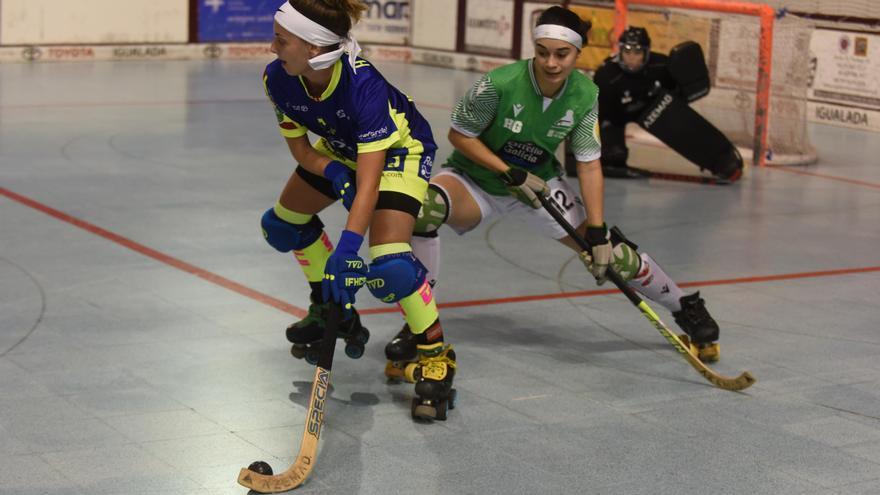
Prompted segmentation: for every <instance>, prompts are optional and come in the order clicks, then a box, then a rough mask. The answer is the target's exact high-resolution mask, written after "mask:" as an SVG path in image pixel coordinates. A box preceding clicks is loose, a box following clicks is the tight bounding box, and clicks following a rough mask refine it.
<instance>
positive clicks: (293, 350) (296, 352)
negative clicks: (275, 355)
mask: <svg viewBox="0 0 880 495" xmlns="http://www.w3.org/2000/svg"><path fill="white" fill-rule="evenodd" d="M290 355H291V356H293V357H295V358H297V359H302V358H304V357H305V356H306V348H305V347H303V346H302V345H299V344H293V345H292V346H290Z"/></svg>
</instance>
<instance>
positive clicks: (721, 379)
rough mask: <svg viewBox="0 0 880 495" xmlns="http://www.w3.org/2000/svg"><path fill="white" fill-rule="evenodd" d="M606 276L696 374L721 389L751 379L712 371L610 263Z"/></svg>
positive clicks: (551, 205)
mask: <svg viewBox="0 0 880 495" xmlns="http://www.w3.org/2000/svg"><path fill="white" fill-rule="evenodd" d="M538 200H539V201H540V202H541V205H543V206H544V209H545V210H547V212H548V213H550V216H552V217H553V219H554V220H556V223H558V224H559V226H560V227H562V229H563V230H565V232H566V233H567V234H568V235H569V237H571V238H572V239H573V240H574V241H575V242H576V243H577V244H578V246H580V248H581V249H583V250H584V251H587V252H589V250H590V245H589V244H588V243H587V241H586V240H584V238H583V237H581V235H580V234H579V233H578V232H577V231H576V230H575V228H574V227H572V226H571V224H570V223H568V221H567V220H566V219H565V216H564V215H563V214H562V213H561V212H560V210H559V205H557V204H556V201H555V200H554V199H553V198H551V197H549V196H543V195H540V194H539V195H538ZM606 277H608V279H609V280H611V281H612V282H613V283H614V285H616V286H617V288H618V289H620V292H623V295H625V296H626V298H627V299H629V301H630V302H631V303H632V304H633V306H635V307H637V308H639V311H641V312H642V314H643V315H645V317H646V318H647V319H648V321H650V322H651V324H652V325H654V327H655V328H656V329H657V330H659V331H660V334H661V335H663V338H665V339H666V340H667V341H668V342H669V343H670V344H672V346H673V347H675V349H676V350H677V351H678V352H679V353H680V354H681V355H682V356H683V357H684V358H685V360H687V362H688V363H690V365H691V366H693V368H694V369H695V370H697V372H698V373H699V374H701V375H703V378H705V379H706V380H708V381H709V383H711V384H713V385H715V386H716V387H719V388H722V389H725V390H744V389H746V388H748V387H750V386H752V384H753V383H755V381H756V380H755V377H753V376H752V374H751V373H749V372H748V371H745V372H743V373H742V374H740V375H739V376H738V377H736V378H732V377H727V376H723V375H719V374H718V373H716V372H715V371H713V370H712V368H709V367H708V366H706V365H705V364H704V363H703V362H702V361H700V359H699V358H698V357H697V356H695V355H694V354H693V353H692V352H691V350H690V349H689V348H687V347H686V346H685V345H684V344H683V343H682V342H681V340H680V339H679V338H678V336H677V335H675V334H674V333H672V332H671V331H670V330H669V328H667V327H666V324H664V323H663V321H661V320H660V317H659V316H657V313H655V312H654V310H652V309H651V307H650V306H648V303H646V302H645V301H644V300H642V298H641V297H639V295H638V294H636V291H635V290H633V288H632V287H630V286H629V285H628V284H627V283H626V282H625V281H624V280H623V279H622V278H620V275H619V274H618V273H617V272H616V271H614V268H612V267H610V266H609V267H608V269H607V270H606Z"/></svg>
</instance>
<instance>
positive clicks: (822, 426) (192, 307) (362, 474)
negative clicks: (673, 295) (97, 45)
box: [0, 62, 880, 495]
mask: <svg viewBox="0 0 880 495" xmlns="http://www.w3.org/2000/svg"><path fill="white" fill-rule="evenodd" d="M261 65H262V64H259V63H251V62H248V63H245V62H240V63H223V62H165V63H138V62H131V63H75V64H62V63H58V64H32V65H26V64H21V65H18V64H11V65H0V493H2V494H3V495H7V494H8V495H12V494H16V495H35V494H107V495H110V494H114V495H117V494H118V495H122V494H148V493H149V494H163V495H170V494H188V495H196V494H198V495H208V494H211V495H220V494H244V493H246V490H245V489H244V488H242V487H240V486H238V485H237V484H236V483H235V478H236V475H237V473H238V469H239V468H240V467H242V466H246V465H248V464H249V463H250V462H251V461H254V460H257V459H263V460H266V461H268V462H269V463H270V464H271V465H272V466H273V467H274V468H275V470H276V471H281V470H283V469H285V468H286V466H288V465H289V464H290V463H291V462H292V461H293V458H294V455H295V452H296V449H297V448H298V446H299V441H300V436H301V434H302V427H303V424H304V420H305V405H306V402H307V394H308V391H309V387H310V384H311V379H312V377H313V374H314V373H313V368H312V367H310V366H308V365H307V364H306V363H305V362H303V361H299V360H296V359H293V358H292V357H291V356H290V354H289V346H288V344H287V342H286V340H285V338H284V335H283V330H284V328H285V327H286V326H287V325H288V324H289V323H291V322H292V321H294V320H296V319H297V316H298V315H301V314H302V308H305V307H306V306H307V289H306V284H305V282H304V277H303V275H302V274H301V272H300V270H299V268H298V267H297V265H296V264H295V263H294V260H293V258H292V257H291V256H289V255H281V254H279V253H277V252H275V251H274V250H272V249H271V248H270V247H268V246H267V245H266V244H265V243H264V242H263V240H262V238H261V235H260V230H259V225H258V222H259V218H260V215H261V214H262V212H263V211H264V210H265V209H266V208H268V207H270V206H272V204H273V203H274V201H275V199H276V197H277V195H278V194H279V192H280V190H281V188H282V186H283V184H284V182H285V180H286V179H287V177H288V175H289V174H290V172H291V171H292V169H293V162H292V159H291V158H290V157H289V154H288V151H287V149H286V146H285V145H284V143H283V141H282V138H281V137H280V136H279V135H278V133H277V131H276V124H275V119H274V115H273V112H272V110H271V109H270V107H269V105H268V103H267V102H266V101H265V97H264V96H263V90H262V85H261V80H260V75H261ZM378 65H379V67H380V68H381V69H382V70H383V72H384V73H385V74H386V76H387V77H388V79H389V80H391V81H392V82H394V83H395V84H396V85H398V86H399V87H401V88H403V90H404V91H406V92H407V93H408V94H410V95H411V96H412V97H413V98H414V99H415V100H416V101H417V103H418V105H419V106H420V108H421V109H422V111H423V113H424V114H425V115H426V117H427V118H428V119H429V120H430V122H431V123H432V126H433V128H434V131H435V134H436V136H437V137H438V142H439V143H440V148H441V149H440V153H439V156H438V162H442V160H443V159H444V158H445V157H446V156H447V155H448V154H449V151H450V146H449V144H448V143H447V142H446V139H445V135H446V132H447V128H448V115H449V111H450V108H451V106H452V105H453V104H454V103H455V101H456V100H457V98H458V96H459V95H460V94H462V93H463V92H464V91H465V90H466V89H467V88H468V87H469V85H470V84H471V83H472V82H473V81H474V80H475V78H476V77H477V74H474V73H464V72H454V71H449V70H444V69H437V68H430V67H420V66H404V65H397V64H390V63H384V64H378ZM811 135H812V139H813V141H814V143H815V145H816V146H817V148H818V149H819V153H820V155H821V161H820V162H819V163H818V164H816V165H813V166H810V167H802V168H797V167H795V168H787V169H780V168H773V169H769V168H767V169H760V170H755V169H752V170H750V171H749V174H748V176H747V177H746V178H745V179H744V180H743V181H742V182H741V183H738V184H736V185H733V186H730V187H711V186H699V185H694V184H687V183H678V182H669V181H656V180H651V181H640V182H626V181H624V182H621V181H611V180H609V181H607V183H606V195H607V197H606V210H607V214H606V217H607V218H608V220H609V222H611V223H614V224H617V225H619V226H620V227H621V228H622V229H623V230H624V232H626V233H627V234H628V236H629V237H630V238H631V239H632V240H634V241H635V242H636V243H638V244H639V245H640V246H641V248H642V249H643V250H644V251H646V252H648V253H650V254H651V255H652V257H653V258H654V259H655V260H657V261H658V262H660V263H661V264H662V265H663V266H664V267H665V269H666V271H667V272H668V273H670V274H671V275H672V276H673V277H674V278H676V279H677V280H678V281H679V282H681V283H682V284H683V285H685V286H686V287H691V289H689V290H694V289H695V288H699V290H700V291H701V293H702V294H703V296H704V297H705V299H706V300H707V302H708V307H709V309H710V311H711V312H712V313H713V315H714V316H715V318H716V319H717V320H718V321H719V323H720V325H721V327H722V339H721V346H722V361H721V362H720V363H718V364H717V365H716V366H715V368H716V369H717V370H718V371H719V372H722V373H725V374H729V375H733V374H737V373H739V372H740V371H742V370H750V371H751V372H752V373H753V374H754V375H755V376H756V377H757V379H758V383H757V384H756V385H754V386H753V387H752V388H750V389H748V390H746V391H744V392H742V393H734V392H726V391H723V390H719V389H716V388H713V387H712V386H711V385H709V384H708V383H707V382H705V381H704V380H703V379H702V378H701V377H700V376H699V375H698V374H697V373H695V372H694V370H693V369H692V368H691V367H690V366H689V365H688V364H687V363H686V362H685V361H684V360H683V359H682V358H681V357H680V356H678V355H677V354H676V353H675V351H674V350H673V349H672V348H671V347H670V346H669V345H668V344H667V343H666V342H665V341H664V340H663V338H662V337H661V336H660V335H659V334H658V333H657V332H656V331H655V330H654V329H653V327H652V326H651V325H650V324H649V323H648V322H647V321H646V320H645V319H644V318H643V317H642V316H641V315H640V314H639V312H638V311H637V310H636V309H635V308H633V307H632V306H630V304H629V303H628V301H626V299H625V298H623V296H622V295H620V294H619V293H615V294H607V293H602V294H594V293H592V292H589V291H593V290H594V289H596V287H595V283H594V282H593V281H592V280H591V279H590V277H589V276H587V274H586V273H585V271H584V270H583V267H582V266H581V265H580V264H579V262H578V261H577V259H576V258H575V257H574V256H573V255H572V254H571V253H569V252H567V251H566V250H565V249H564V248H563V247H561V246H560V245H557V244H556V243H554V242H552V241H550V240H547V239H543V238H540V237H538V236H537V235H535V234H533V233H531V232H530V231H528V230H527V229H525V228H523V227H522V226H521V225H520V224H518V223H517V222H516V221H514V220H507V219H505V220H503V221H500V222H496V223H493V224H491V225H483V226H481V227H480V228H478V229H477V230H476V231H474V232H471V233H470V234H468V235H466V236H463V237H458V236H456V235H455V234H454V233H452V232H451V231H449V230H447V229H444V230H443V231H442V239H443V243H444V244H443V260H442V262H443V271H442V276H441V285H440V286H439V289H438V294H439V297H440V300H441V302H443V303H446V304H449V305H450V306H449V307H446V308H445V309H443V310H442V317H443V321H444V328H445V332H446V336H447V340H448V341H449V342H451V343H453V344H454V345H455V346H456V350H457V353H458V360H459V372H458V375H457V377H456V387H457V389H458V392H459V407H458V408H457V409H455V410H454V411H452V412H451V413H450V415H449V419H448V421H446V422H436V423H433V424H426V423H416V422H413V421H412V420H411V419H410V412H409V401H410V398H411V397H412V388H411V386H410V385H405V384H388V383H386V380H385V379H384V377H383V375H382V370H383V367H384V355H383V347H384V344H385V342H386V341H387V340H388V339H390V338H391V336H393V335H394V334H395V333H396V332H397V330H398V329H399V327H400V324H401V319H400V316H399V315H398V314H397V313H395V312H394V311H393V308H392V309H389V308H387V307H384V306H383V305H382V304H381V303H379V302H377V301H375V300H374V299H372V298H371V297H370V296H369V294H368V293H367V292H366V291H364V292H362V293H361V294H359V306H360V307H361V308H362V309H364V310H366V311H365V312H366V313H369V314H367V315H366V316H364V321H365V324H366V326H367V327H369V329H370V330H371V332H372V340H371V342H370V343H369V344H368V346H367V351H366V354H365V356H364V357H363V358H362V359H360V360H351V359H348V358H346V357H345V356H344V354H343V353H342V352H341V348H340V349H339V350H338V351H337V358H336V361H335V365H334V368H333V375H332V378H331V382H332V386H333V389H332V394H331V399H330V400H329V401H328V405H327V416H326V418H327V423H326V427H325V428H326V429H325V434H324V436H323V438H322V447H321V452H320V455H319V457H318V461H317V465H316V468H315V470H314V472H313V474H312V476H311V478H310V479H309V480H308V482H307V484H306V485H304V486H303V487H302V488H300V489H299V490H297V491H298V492H299V493H363V494H389V493H403V494H409V493H420V494H430V493H455V494H459V493H461V494H467V493H473V494H490V493H505V494H509V493H517V494H519V493H522V494H530V493H571V494H575V493H590V494H672V495H677V494H697V493H700V494H702V493H718V494H722V493H723V494H811V495H813V494H823V495H830V494H846V495H858V494H864V495H867V494H876V493H880V333H878V322H877V320H878V318H877V310H876V300H877V296H878V294H880V254H878V251H880V250H878V248H880V166H878V165H880V160H878V158H877V157H878V156H880V136H878V135H875V134H866V133H861V132H857V131H846V130H842V129H838V128H832V127H824V126H817V127H815V128H812V129H811ZM322 219H323V220H324V222H325V223H326V225H327V230H328V232H329V234H330V236H331V238H333V239H334V240H335V239H336V238H337V237H338V234H339V230H340V229H341V228H342V226H343V223H344V219H345V216H344V211H343V209H342V207H341V206H338V205H336V206H333V207H331V208H330V209H328V210H327V211H326V212H325V213H323V214H322ZM606 288H607V287H606ZM585 291H587V292H585ZM563 292H575V293H576V294H575V295H574V296H572V297H564V296H562V295H561V293H563ZM519 296H522V297H521V298H520V299H519V300H516V301H510V298H514V297H519ZM653 307H654V308H655V309H657V311H658V313H659V314H660V315H661V317H662V318H663V319H664V320H665V321H666V322H667V323H668V324H670V325H672V326H674V323H673V321H672V317H671V316H670V315H669V313H668V312H666V311H665V310H662V308H660V307H659V305H656V304H654V305H653ZM370 310H372V311H370Z"/></svg>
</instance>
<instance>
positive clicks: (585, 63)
mask: <svg viewBox="0 0 880 495" xmlns="http://www.w3.org/2000/svg"><path fill="white" fill-rule="evenodd" d="M548 6H549V4H546V3H537V2H526V3H525V4H524V6H523V9H524V10H523V29H522V40H521V43H522V52H521V53H522V57H523V58H531V57H533V56H534V55H535V49H534V40H533V39H532V28H533V27H534V26H535V24H536V23H537V22H538V17H539V16H540V15H541V12H543V11H544V9H546V8H547V7H548ZM569 9H570V10H572V11H573V12H575V13H576V14H577V15H578V16H580V18H581V19H583V20H585V21H590V23H591V24H592V25H593V27H592V28H591V29H590V32H589V33H588V35H587V36H588V38H589V39H588V40H587V41H588V42H587V46H586V47H585V48H584V49H583V50H582V51H581V54H580V56H579V57H578V61H577V67H578V68H579V69H584V70H590V71H593V70H596V69H598V68H599V66H600V65H602V62H603V61H604V60H605V59H606V58H607V57H608V56H609V55H611V48H612V46H613V45H615V44H616V41H615V40H613V39H612V38H613V37H614V36H613V31H614V9H612V8H607V7H588V6H584V5H571V6H569ZM629 24H630V25H632V26H642V27H644V28H646V29H647V30H648V33H649V34H650V36H651V50H653V51H656V52H660V53H669V50H671V49H672V47H673V46H675V45H677V44H679V43H681V42H682V41H687V40H690V41H696V42H697V43H699V44H700V46H702V47H703V52H704V53H706V54H708V53H709V50H708V48H709V35H710V33H711V27H712V26H711V21H710V20H708V19H700V18H681V17H679V18H673V19H672V20H671V21H670V20H668V19H667V18H666V17H665V16H664V15H663V14H662V13H657V12H639V11H631V12H630V13H629Z"/></svg>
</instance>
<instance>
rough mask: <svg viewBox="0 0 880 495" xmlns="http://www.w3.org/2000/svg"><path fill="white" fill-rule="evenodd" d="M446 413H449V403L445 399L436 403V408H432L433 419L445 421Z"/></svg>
mask: <svg viewBox="0 0 880 495" xmlns="http://www.w3.org/2000/svg"><path fill="white" fill-rule="evenodd" d="M447 411H449V401H448V400H447V399H443V400H439V401H437V407H435V408H434V419H437V420H440V421H446V412H447Z"/></svg>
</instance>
